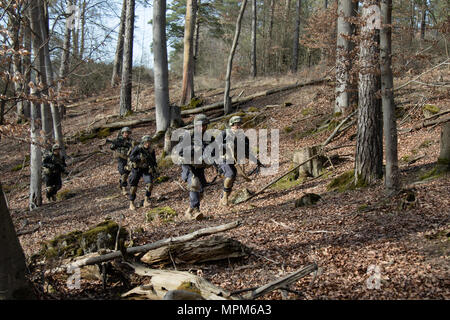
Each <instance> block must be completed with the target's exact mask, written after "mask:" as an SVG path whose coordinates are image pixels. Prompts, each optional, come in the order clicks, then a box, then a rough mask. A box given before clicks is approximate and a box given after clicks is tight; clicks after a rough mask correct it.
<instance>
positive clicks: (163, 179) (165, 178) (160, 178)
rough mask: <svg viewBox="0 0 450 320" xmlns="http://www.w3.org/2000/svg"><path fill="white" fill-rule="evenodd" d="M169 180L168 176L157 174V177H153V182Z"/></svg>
mask: <svg viewBox="0 0 450 320" xmlns="http://www.w3.org/2000/svg"><path fill="white" fill-rule="evenodd" d="M169 180H170V178H169V177H168V176H159V177H158V178H156V179H155V184H159V183H163V182H166V181H169Z"/></svg>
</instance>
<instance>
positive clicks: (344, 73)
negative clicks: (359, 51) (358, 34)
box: [334, 0, 355, 113]
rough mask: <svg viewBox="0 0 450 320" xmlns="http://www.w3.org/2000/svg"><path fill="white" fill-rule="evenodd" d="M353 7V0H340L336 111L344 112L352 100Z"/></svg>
mask: <svg viewBox="0 0 450 320" xmlns="http://www.w3.org/2000/svg"><path fill="white" fill-rule="evenodd" d="M353 8H354V5H353V3H352V0H338V8H337V10H338V21H337V41H336V100H335V105H334V112H335V113H338V112H339V113H343V112H345V111H346V110H348V107H349V105H350V100H351V94H352V88H350V86H351V84H350V71H351V68H352V61H351V59H350V51H351V50H352V49H353V46H352V43H351V40H350V39H349V37H350V36H351V35H352V33H353V28H352V25H351V22H350V20H349V19H350V18H351V17H352V16H354V12H355V11H354V10H353Z"/></svg>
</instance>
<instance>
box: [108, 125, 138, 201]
mask: <svg viewBox="0 0 450 320" xmlns="http://www.w3.org/2000/svg"><path fill="white" fill-rule="evenodd" d="M125 131H127V132H130V133H131V130H130V129H129V128H128V127H125V128H123V129H122V131H121V134H120V136H119V137H117V139H116V140H113V141H111V143H112V144H111V150H114V158H116V159H117V169H118V171H119V174H120V179H119V186H120V188H121V189H122V193H123V194H124V195H126V194H127V190H126V187H127V186H128V183H127V180H128V176H129V175H130V168H128V167H127V162H128V154H129V153H130V152H131V150H132V149H133V148H134V147H135V146H136V144H137V143H136V141H134V140H133V139H131V138H125V137H123V133H124V132H125Z"/></svg>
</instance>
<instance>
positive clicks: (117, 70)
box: [111, 0, 127, 87]
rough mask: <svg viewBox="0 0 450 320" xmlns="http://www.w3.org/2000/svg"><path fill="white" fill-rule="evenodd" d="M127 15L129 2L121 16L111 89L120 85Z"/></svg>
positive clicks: (125, 2) (124, 5)
mask: <svg viewBox="0 0 450 320" xmlns="http://www.w3.org/2000/svg"><path fill="white" fill-rule="evenodd" d="M126 15H127V0H123V4H122V14H121V15H120V27H119V34H118V36H117V47H116V55H115V57H114V66H113V74H112V78H111V87H115V86H116V85H117V84H118V83H119V80H120V78H121V74H122V65H123V42H124V33H125V22H126Z"/></svg>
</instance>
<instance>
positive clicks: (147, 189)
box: [144, 183, 153, 208]
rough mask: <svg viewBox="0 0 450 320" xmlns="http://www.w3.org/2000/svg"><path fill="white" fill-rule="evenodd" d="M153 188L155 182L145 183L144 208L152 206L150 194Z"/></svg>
mask: <svg viewBox="0 0 450 320" xmlns="http://www.w3.org/2000/svg"><path fill="white" fill-rule="evenodd" d="M152 190H153V184H151V183H147V184H146V185H145V199H144V208H147V207H149V206H150V196H151V194H152Z"/></svg>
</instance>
